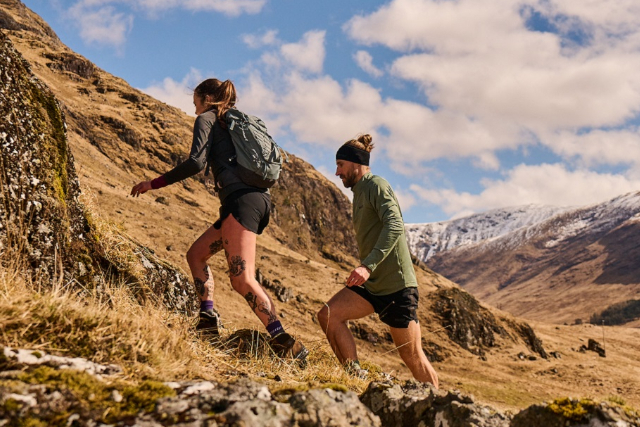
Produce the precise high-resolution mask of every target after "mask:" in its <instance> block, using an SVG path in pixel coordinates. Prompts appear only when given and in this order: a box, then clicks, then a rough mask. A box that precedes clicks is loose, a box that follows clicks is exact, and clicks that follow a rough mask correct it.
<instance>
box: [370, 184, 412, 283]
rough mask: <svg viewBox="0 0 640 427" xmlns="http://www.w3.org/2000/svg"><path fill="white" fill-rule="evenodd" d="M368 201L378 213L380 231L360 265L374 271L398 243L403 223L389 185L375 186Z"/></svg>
mask: <svg viewBox="0 0 640 427" xmlns="http://www.w3.org/2000/svg"><path fill="white" fill-rule="evenodd" d="M370 200H371V203H372V205H373V207H374V209H375V210H376V212H377V213H378V218H380V221H382V231H380V235H379V236H378V240H377V241H376V244H375V246H374V247H373V250H372V251H371V252H370V253H369V255H367V256H366V258H365V259H364V260H363V261H362V265H363V266H365V267H367V268H368V269H369V270H370V271H374V270H375V269H376V267H377V266H378V264H380V263H381V262H382V261H383V260H384V259H385V258H386V257H387V255H389V253H390V252H391V251H392V250H393V248H394V247H395V245H396V243H398V239H399V238H400V236H402V233H403V232H404V222H403V221H402V214H401V212H400V207H399V206H398V203H397V201H396V199H395V197H394V195H393V190H391V187H390V186H389V185H387V186H384V187H380V186H376V187H375V190H372V194H371V197H370Z"/></svg>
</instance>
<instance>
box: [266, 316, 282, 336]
mask: <svg viewBox="0 0 640 427" xmlns="http://www.w3.org/2000/svg"><path fill="white" fill-rule="evenodd" d="M267 332H269V335H271V338H273V337H275V336H276V335H278V334H279V333H281V332H284V328H283V327H282V324H281V323H280V321H279V320H276V321H275V322H271V323H269V324H268V325H267Z"/></svg>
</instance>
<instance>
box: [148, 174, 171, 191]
mask: <svg viewBox="0 0 640 427" xmlns="http://www.w3.org/2000/svg"><path fill="white" fill-rule="evenodd" d="M167 185H168V184H167V180H166V179H165V178H164V175H162V176H159V177H158V178H156V179H154V180H152V181H151V188H152V189H154V190H157V189H158V188H162V187H166V186H167Z"/></svg>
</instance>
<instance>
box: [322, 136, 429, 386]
mask: <svg viewBox="0 0 640 427" xmlns="http://www.w3.org/2000/svg"><path fill="white" fill-rule="evenodd" d="M372 149H373V144H372V138H371V136H370V135H362V136H360V137H358V138H357V139H352V140H350V141H347V142H346V143H345V144H343V145H342V147H340V149H339V150H338V152H337V154H336V165H337V169H336V175H337V176H339V177H340V179H341V180H342V183H343V184H344V186H345V187H347V188H351V191H353V224H354V228H355V232H356V240H357V242H358V249H359V252H360V260H361V264H360V265H359V266H358V267H356V268H355V269H354V270H353V271H352V272H351V274H350V275H349V277H348V278H347V281H346V286H347V287H346V288H344V289H342V290H341V291H340V292H338V293H337V294H335V295H334V296H333V297H332V298H331V299H330V300H329V302H328V303H326V304H325V306H324V307H323V308H322V309H321V310H320V311H319V312H318V320H319V322H320V326H321V327H322V330H323V331H324V332H325V334H326V335H327V339H328V340H329V343H330V344H331V348H332V349H333V351H334V353H335V354H336V356H337V357H338V360H339V361H340V363H342V364H343V365H344V366H345V368H346V369H347V371H348V372H350V373H351V374H353V375H355V376H358V377H365V376H366V375H367V372H366V370H363V369H362V368H361V367H360V364H359V362H358V355H357V352H356V344H355V341H354V339H353V335H352V334H351V331H350V330H349V328H348V326H347V321H349V320H353V319H360V318H362V317H365V316H368V315H370V314H372V313H374V312H375V313H377V314H378V316H379V318H380V320H381V321H382V322H383V323H386V324H387V325H389V327H390V332H391V336H392V337H393V342H394V344H395V345H396V347H397V349H398V353H400V357H401V358H402V360H403V361H404V363H405V364H406V365H407V367H408V368H409V369H410V370H411V373H412V374H413V376H414V377H415V378H416V379H417V380H418V381H422V382H429V383H431V384H433V385H434V386H435V387H436V388H437V387H438V376H437V375H436V372H435V370H434V369H433V367H432V366H431V364H430V363H429V360H427V356H426V355H425V354H424V352H423V351H422V346H421V340H420V325H419V324H418V316H417V309H418V287H417V286H418V283H417V280H416V276H415V272H414V270H413V264H412V263H411V255H410V253H409V247H408V245H407V241H406V238H405V234H404V222H403V220H402V214H401V212H400V207H399V205H398V201H397V199H396V196H395V194H394V193H393V190H392V189H391V186H390V185H389V183H388V182H387V181H386V180H385V179H383V178H381V177H379V176H376V175H373V174H372V173H371V169H370V168H369V157H370V153H371V150H372Z"/></svg>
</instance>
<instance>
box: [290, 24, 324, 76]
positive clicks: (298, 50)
mask: <svg viewBox="0 0 640 427" xmlns="http://www.w3.org/2000/svg"><path fill="white" fill-rule="evenodd" d="M325 33H326V32H325V31H308V32H306V33H305V34H304V35H303V36H302V40H300V42H298V43H287V44H284V45H282V46H281V47H280V53H281V54H282V56H283V57H284V58H285V59H286V60H287V61H288V62H289V63H291V64H292V65H293V66H294V67H296V68H297V69H298V70H301V71H309V72H311V73H320V72H321V71H322V66H323V64H324V57H325V47H324V37H325Z"/></svg>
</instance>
